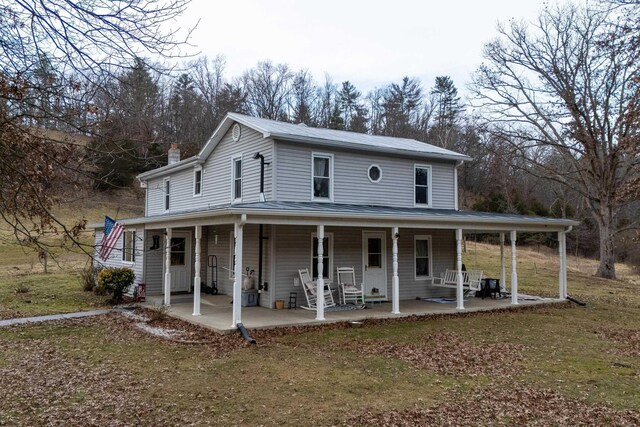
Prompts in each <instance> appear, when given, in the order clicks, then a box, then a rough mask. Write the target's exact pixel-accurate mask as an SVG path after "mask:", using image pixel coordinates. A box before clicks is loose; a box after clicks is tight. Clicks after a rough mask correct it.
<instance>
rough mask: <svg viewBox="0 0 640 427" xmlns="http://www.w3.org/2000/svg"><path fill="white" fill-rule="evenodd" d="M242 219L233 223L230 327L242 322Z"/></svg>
mask: <svg viewBox="0 0 640 427" xmlns="http://www.w3.org/2000/svg"><path fill="white" fill-rule="evenodd" d="M243 229H244V221H242V220H241V221H238V222H236V223H234V225H233V231H234V232H233V235H234V237H235V240H236V249H235V257H236V264H235V268H234V279H233V319H232V323H231V327H233V328H235V327H236V326H238V323H241V322H242V316H241V310H242V239H243Z"/></svg>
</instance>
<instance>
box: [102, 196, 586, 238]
mask: <svg viewBox="0 0 640 427" xmlns="http://www.w3.org/2000/svg"><path fill="white" fill-rule="evenodd" d="M240 216H244V217H245V220H246V222H247V223H253V224H290V225H318V224H323V225H334V226H358V227H400V228H439V229H457V228H462V229H465V230H470V231H483V232H490V231H495V232H503V231H510V230H516V231H539V232H556V231H565V230H566V229H567V228H568V227H572V226H575V225H578V224H579V222H577V221H574V220H570V219H559V218H546V217H534V216H525V215H514V214H499V213H489V212H475V211H456V210H452V209H428V208H399V207H390V206H364V205H346V204H337V203H307V202H304V203H303V202H257V203H239V204H234V205H225V206H216V207H210V208H206V209H199V210H192V211H182V212H176V213H170V214H163V215H156V216H148V217H139V218H129V219H124V220H121V222H122V223H123V225H136V224H141V225H145V226H146V228H164V227H188V226H194V225H215V224H232V223H234V222H236V221H238V219H239V217H240ZM90 228H94V229H95V228H97V229H99V228H102V224H92V226H90Z"/></svg>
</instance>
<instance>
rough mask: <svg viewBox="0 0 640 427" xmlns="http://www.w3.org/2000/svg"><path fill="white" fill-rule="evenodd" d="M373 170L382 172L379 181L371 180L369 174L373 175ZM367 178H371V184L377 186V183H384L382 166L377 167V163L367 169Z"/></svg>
mask: <svg viewBox="0 0 640 427" xmlns="http://www.w3.org/2000/svg"><path fill="white" fill-rule="evenodd" d="M371 168H378V170H379V171H380V177H379V178H378V179H377V180H373V179H371V176H370V175H369V174H370V173H371ZM414 173H415V172H414ZM367 178H369V181H371V182H372V183H374V184H377V183H379V182H380V181H382V168H381V167H380V165H377V164H375V163H374V164H372V165H369V167H368V168H367ZM414 179H415V178H414ZM414 200H415V198H414Z"/></svg>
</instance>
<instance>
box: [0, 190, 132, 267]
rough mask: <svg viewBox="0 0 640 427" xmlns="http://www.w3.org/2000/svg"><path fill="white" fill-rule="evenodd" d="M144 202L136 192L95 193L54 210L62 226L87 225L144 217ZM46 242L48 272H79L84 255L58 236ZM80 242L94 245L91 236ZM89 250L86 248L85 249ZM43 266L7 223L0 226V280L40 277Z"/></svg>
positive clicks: (86, 236) (47, 239)
mask: <svg viewBox="0 0 640 427" xmlns="http://www.w3.org/2000/svg"><path fill="white" fill-rule="evenodd" d="M143 213H144V206H143V199H142V198H141V197H140V194H138V193H137V192H135V191H131V190H122V191H116V192H113V193H96V194H92V195H87V196H86V197H80V196H79V197H78V199H77V200H74V201H71V202H69V203H68V204H66V205H63V206H58V207H56V208H55V209H54V215H55V216H56V218H57V219H58V220H59V221H61V222H62V223H63V224H67V225H68V224H74V223H75V222H77V221H79V220H81V219H83V218H84V219H86V220H87V223H88V224H91V223H99V222H103V221H104V216H105V215H109V216H111V217H112V218H123V217H129V216H139V215H143ZM45 241H46V242H47V243H49V244H51V245H52V246H53V247H52V250H51V259H50V261H49V263H48V267H49V271H50V272H57V273H60V272H69V271H78V270H79V269H81V268H82V267H83V266H84V264H85V262H86V259H87V257H86V255H84V254H83V253H82V251H81V250H79V249H78V248H72V249H71V248H70V245H68V244H65V242H64V240H63V239H62V238H61V236H59V235H54V234H52V235H49V236H47V238H46V239H45ZM81 241H82V242H83V243H84V244H86V245H91V244H92V242H93V232H92V231H90V230H87V231H86V232H84V233H83V235H82V237H81ZM87 249H88V248H87ZM43 270H44V265H43V262H42V261H41V260H40V259H39V258H38V254H37V252H36V251H35V250H33V249H32V248H29V247H24V246H21V245H20V244H18V243H17V242H16V239H15V236H14V235H13V234H12V232H11V229H10V228H9V227H8V225H7V224H6V223H0V277H7V276H20V275H25V274H33V273H41V272H43Z"/></svg>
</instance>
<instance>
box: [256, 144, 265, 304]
mask: <svg viewBox="0 0 640 427" xmlns="http://www.w3.org/2000/svg"><path fill="white" fill-rule="evenodd" d="M253 158H254V159H256V160H258V159H260V201H261V202H265V201H266V199H265V197H264V166H265V165H268V164H269V163H267V162H265V161H264V156H263V155H262V154H260V152H257V153H256V154H254V156H253ZM264 240H265V237H264V225H263V224H260V226H259V231H258V305H260V294H261V293H262V291H263V284H262V261H263V257H264V254H263V249H262V247H263V241H264ZM264 290H265V291H266V288H265V289H264Z"/></svg>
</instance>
